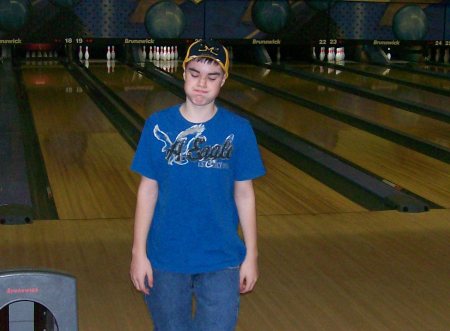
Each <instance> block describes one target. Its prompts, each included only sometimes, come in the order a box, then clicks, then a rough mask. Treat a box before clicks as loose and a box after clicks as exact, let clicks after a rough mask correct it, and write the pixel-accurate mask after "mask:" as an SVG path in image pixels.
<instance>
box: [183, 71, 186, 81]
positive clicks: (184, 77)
mask: <svg viewBox="0 0 450 331" xmlns="http://www.w3.org/2000/svg"><path fill="white" fill-rule="evenodd" d="M183 80H186V70H185V71H183Z"/></svg>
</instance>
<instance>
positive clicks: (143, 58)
mask: <svg viewBox="0 0 450 331" xmlns="http://www.w3.org/2000/svg"><path fill="white" fill-rule="evenodd" d="M142 60H143V61H142V62H145V61H146V60H147V53H146V52H145V46H142Z"/></svg>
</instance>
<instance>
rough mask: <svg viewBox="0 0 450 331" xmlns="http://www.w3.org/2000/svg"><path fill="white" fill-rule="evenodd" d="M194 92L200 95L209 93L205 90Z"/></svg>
mask: <svg viewBox="0 0 450 331" xmlns="http://www.w3.org/2000/svg"><path fill="white" fill-rule="evenodd" d="M194 92H195V93H198V94H206V93H208V91H205V90H194Z"/></svg>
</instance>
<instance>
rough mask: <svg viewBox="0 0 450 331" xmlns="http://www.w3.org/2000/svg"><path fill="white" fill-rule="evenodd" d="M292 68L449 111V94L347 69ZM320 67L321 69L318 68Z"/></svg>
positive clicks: (295, 66)
mask: <svg viewBox="0 0 450 331" xmlns="http://www.w3.org/2000/svg"><path fill="white" fill-rule="evenodd" d="M292 67H293V68H295V69H297V70H301V71H304V72H308V73H310V72H314V74H315V75H318V76H320V77H323V78H326V79H330V80H332V81H335V82H341V83H346V84H349V85H352V86H355V87H359V88H365V89H367V90H371V91H374V92H381V93H382V94H383V96H385V97H390V98H392V99H396V100H402V101H407V102H411V103H413V104H415V105H419V106H421V107H424V108H426V107H431V108H434V109H438V110H440V111H445V112H449V113H450V109H449V104H450V96H444V95H441V94H437V93H433V92H428V91H425V90H421V89H418V88H414V87H410V86H406V85H402V84H397V83H393V82H388V81H385V80H380V79H376V78H372V77H368V76H364V75H360V74H356V73H353V72H349V71H341V72H340V73H339V74H338V75H336V70H333V69H331V68H327V67H324V66H321V65H317V66H315V65H311V64H297V65H292ZM320 68H322V70H321V69H320Z"/></svg>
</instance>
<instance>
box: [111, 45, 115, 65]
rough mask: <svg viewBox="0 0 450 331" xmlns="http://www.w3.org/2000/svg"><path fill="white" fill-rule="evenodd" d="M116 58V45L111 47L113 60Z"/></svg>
mask: <svg viewBox="0 0 450 331" xmlns="http://www.w3.org/2000/svg"><path fill="white" fill-rule="evenodd" d="M115 59H116V50H115V49H114V45H113V46H112V49H111V60H113V61H114V60H115Z"/></svg>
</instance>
